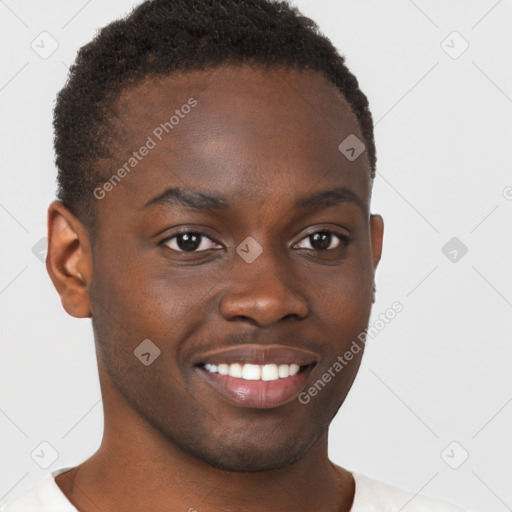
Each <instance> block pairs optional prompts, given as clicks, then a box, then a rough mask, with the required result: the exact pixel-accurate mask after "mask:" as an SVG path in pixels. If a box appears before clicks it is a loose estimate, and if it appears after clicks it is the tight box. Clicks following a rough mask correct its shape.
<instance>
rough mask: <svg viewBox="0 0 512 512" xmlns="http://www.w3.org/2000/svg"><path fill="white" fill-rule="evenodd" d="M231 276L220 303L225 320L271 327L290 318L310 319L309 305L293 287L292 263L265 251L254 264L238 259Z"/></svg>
mask: <svg viewBox="0 0 512 512" xmlns="http://www.w3.org/2000/svg"><path fill="white" fill-rule="evenodd" d="M285 267H286V268H285ZM228 275H229V276H230V281H229V285H228V287H227V291H226V293H225V294H224V295H223V297H222V299H221V302H220V310H221V314H222V316H223V317H224V318H225V319H226V320H229V321H233V320H240V319H245V320H248V321H251V322H252V323H255V324H257V325H258V326H260V327H268V326H270V325H272V324H274V323H276V322H278V321H279V320H281V319H284V318H286V317H289V316H290V317H296V318H299V319H303V318H305V317H306V316H307V314H308V305H307V301H306V299H305V297H304V296H303V295H302V294H301V293H299V292H298V290H297V287H296V286H294V283H297V279H298V277H297V275H296V273H294V272H293V269H292V268H291V265H290V264H289V261H288V262H287V263H286V264H285V262H284V261H278V260H277V258H276V256H275V255H274V254H273V253H272V252H271V251H263V253H262V254H261V255H260V256H259V257H258V258H257V259H256V260H255V261H253V262H252V263H247V262H246V261H244V260H243V259H242V258H238V259H237V261H236V263H235V265H234V267H233V271H232V272H230V273H229V274H228Z"/></svg>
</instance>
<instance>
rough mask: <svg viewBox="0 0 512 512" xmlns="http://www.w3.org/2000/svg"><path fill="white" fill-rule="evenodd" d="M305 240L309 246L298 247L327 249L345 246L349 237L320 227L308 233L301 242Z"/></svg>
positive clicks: (348, 241)
mask: <svg viewBox="0 0 512 512" xmlns="http://www.w3.org/2000/svg"><path fill="white" fill-rule="evenodd" d="M303 241H306V242H308V243H309V245H310V247H299V249H310V250H313V251H327V250H334V249H339V248H340V247H345V246H347V245H348V244H349V243H350V238H349V237H348V236H347V235H344V234H341V233H337V232H336V231H332V230H330V229H322V230H320V231H315V232H314V233H310V234H309V235H307V236H306V237H304V238H303V239H302V241H301V242H303Z"/></svg>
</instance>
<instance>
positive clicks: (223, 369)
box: [218, 364, 229, 375]
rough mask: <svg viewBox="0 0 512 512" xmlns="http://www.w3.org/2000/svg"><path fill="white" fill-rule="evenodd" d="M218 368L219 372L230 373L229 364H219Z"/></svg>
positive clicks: (222, 373)
mask: <svg viewBox="0 0 512 512" xmlns="http://www.w3.org/2000/svg"><path fill="white" fill-rule="evenodd" d="M218 369H219V373H220V374H221V375H228V373H229V364H219V366H218Z"/></svg>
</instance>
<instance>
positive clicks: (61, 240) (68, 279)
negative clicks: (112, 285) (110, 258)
mask: <svg viewBox="0 0 512 512" xmlns="http://www.w3.org/2000/svg"><path fill="white" fill-rule="evenodd" d="M46 269H47V271H48V274H49V276H50V279H51V280H52V282H53V285H54V286H55V288H56V290H57V292H58V293H59V295H60V299H61V302H62V306H63V307H64V309H65V310H66V312H67V313H68V314H70V315H71V316H74V317H76V318H88V317H91V316H92V315H91V307H90V296H89V290H90V284H91V276H92V254H91V246H90V241H89V237H88V235H87V232H86V230H85V228H84V226H83V224H82V223H81V222H80V221H79V220H78V219H77V218H76V217H75V216H74V215H73V214H72V213H71V212H70V211H69V210H68V209H67V208H66V207H65V206H64V205H63V204H62V203H61V202H60V201H54V202H53V203H51V204H50V206H49V208H48V252H47V253H46Z"/></svg>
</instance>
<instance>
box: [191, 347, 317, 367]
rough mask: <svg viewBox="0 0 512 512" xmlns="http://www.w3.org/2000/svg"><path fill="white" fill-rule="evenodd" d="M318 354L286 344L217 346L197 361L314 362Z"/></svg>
mask: <svg viewBox="0 0 512 512" xmlns="http://www.w3.org/2000/svg"><path fill="white" fill-rule="evenodd" d="M316 361H317V356H316V354H314V353H313V352H309V351H307V350H304V349H299V348H296V347H289V346H285V345H256V344H251V345H237V346H234V347H228V348H216V349H214V350H211V351H209V352H206V353H204V354H203V355H202V357H201V359H200V360H199V361H197V365H201V364H215V365H218V364H222V363H226V364H232V363H249V364H258V365H265V364H298V365H299V366H307V365H310V364H314V363H316Z"/></svg>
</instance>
